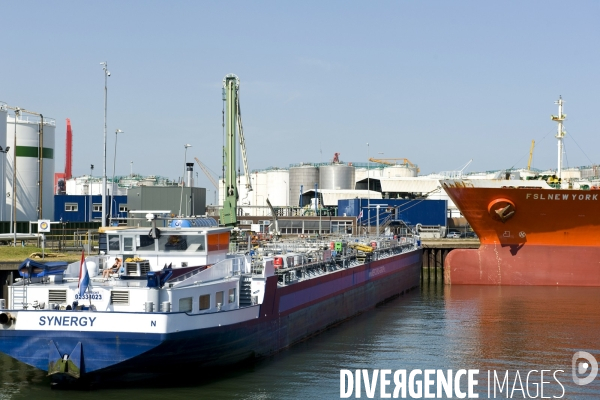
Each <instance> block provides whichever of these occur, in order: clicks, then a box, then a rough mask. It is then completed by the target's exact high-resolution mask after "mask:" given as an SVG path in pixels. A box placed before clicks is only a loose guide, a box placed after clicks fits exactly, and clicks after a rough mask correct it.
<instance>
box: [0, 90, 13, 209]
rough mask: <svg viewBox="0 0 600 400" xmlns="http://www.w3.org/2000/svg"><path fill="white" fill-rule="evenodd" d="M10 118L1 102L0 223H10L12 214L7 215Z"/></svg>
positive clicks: (4, 104)
mask: <svg viewBox="0 0 600 400" xmlns="http://www.w3.org/2000/svg"><path fill="white" fill-rule="evenodd" d="M7 116H8V113H7V108H6V103H3V102H0V147H2V152H1V153H0V195H1V196H2V197H1V198H0V221H10V214H7V212H8V207H7V206H6V202H7V201H8V200H9V199H8V198H7V197H6V176H7V173H6V167H7V164H6V159H7V158H8V157H9V156H10V154H11V152H10V150H9V152H5V151H6V118H7Z"/></svg>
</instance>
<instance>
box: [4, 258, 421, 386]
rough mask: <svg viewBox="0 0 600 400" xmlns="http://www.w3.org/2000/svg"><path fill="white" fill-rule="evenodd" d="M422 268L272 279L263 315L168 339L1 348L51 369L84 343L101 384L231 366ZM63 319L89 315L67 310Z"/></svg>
mask: <svg viewBox="0 0 600 400" xmlns="http://www.w3.org/2000/svg"><path fill="white" fill-rule="evenodd" d="M420 267H421V252H420V251H418V250H417V251H411V252H408V253H402V254H399V255H395V256H392V257H389V258H385V259H382V260H377V261H373V262H370V263H368V264H365V265H361V266H356V267H353V268H348V269H342V270H338V271H336V272H333V273H328V274H324V275H322V276H320V277H315V278H311V279H308V280H306V281H301V282H298V283H295V284H291V285H287V286H283V287H281V286H279V285H278V283H277V277H276V276H272V277H269V278H267V283H266V290H265V297H264V301H263V303H262V304H261V305H256V306H252V307H250V308H252V309H254V310H256V315H257V317H256V318H252V319H248V320H246V321H244V322H239V323H235V324H231V325H223V326H215V327H211V328H204V329H195V330H187V331H180V332H170V333H162V334H158V333H156V334H154V333H126V332H93V331H92V332H90V331H85V332H82V331H75V330H64V331H60V332H56V331H44V330H40V331H36V330H4V331H3V334H2V337H3V340H2V341H1V342H0V351H2V352H4V353H6V354H8V355H10V356H12V357H14V358H16V359H18V360H20V361H22V362H25V363H27V364H29V365H32V366H34V367H36V368H39V369H41V370H44V371H47V370H48V360H49V354H50V353H51V350H52V347H51V346H52V345H56V347H57V349H58V351H59V353H60V354H61V355H63V354H69V353H70V352H71V350H72V349H73V348H76V347H77V345H78V343H81V349H82V357H81V358H82V365H81V367H82V372H85V374H86V375H87V376H88V377H89V378H93V377H94V375H96V376H97V378H101V379H102V380H105V379H106V378H110V377H111V376H118V377H119V380H121V379H123V375H121V374H117V375H115V374H114V372H116V371H122V372H124V373H126V372H127V371H136V373H139V372H149V373H156V372H158V373H160V372H171V371H173V370H174V369H175V370H177V369H178V368H180V367H181V366H182V365H192V366H194V367H195V368H211V367H215V366H225V365H231V364H235V363H238V362H241V361H244V360H247V359H249V358H253V357H261V356H268V355H271V354H274V353H276V352H278V351H280V350H282V349H285V348H287V347H289V346H290V345H293V344H294V343H296V342H299V341H301V340H304V339H306V338H308V337H310V336H312V335H314V334H317V333H319V332H321V331H323V330H325V329H327V328H328V327H330V326H332V325H335V324H337V323H340V322H342V321H344V320H346V319H349V318H351V317H353V316H355V315H357V314H360V313H362V312H365V311H367V310H369V309H372V308H374V307H375V306H376V305H377V304H379V303H381V302H383V301H385V300H387V299H390V298H393V297H395V296H397V295H399V294H401V293H403V292H405V291H407V290H410V289H412V288H414V287H417V286H418V285H419V283H420ZM224 313H225V312H224ZM96 314H98V315H99V314H105V315H107V314H108V313H101V312H97V313H94V315H96ZM158 314H160V313H157V315H158ZM64 315H65V316H68V315H82V313H81V312H76V311H64ZM203 315H205V314H188V315H187V316H185V318H190V319H195V318H202V317H203ZM106 380H110V379H106Z"/></svg>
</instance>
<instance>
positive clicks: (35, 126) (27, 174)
mask: <svg viewBox="0 0 600 400" xmlns="http://www.w3.org/2000/svg"><path fill="white" fill-rule="evenodd" d="M40 121H41V120H40V118H39V117H37V116H29V115H21V116H20V117H19V118H17V120H16V136H17V146H15V143H14V142H15V141H14V138H15V118H14V116H10V115H9V116H8V118H7V132H6V133H7V134H6V145H7V146H10V152H9V157H7V160H8V162H7V169H6V175H7V179H6V183H7V185H6V186H7V188H6V191H7V192H8V193H10V198H9V201H8V207H7V208H8V209H9V210H10V212H12V204H13V195H14V194H13V185H12V183H13V177H14V175H13V173H14V169H13V165H14V155H15V153H13V149H16V150H17V154H18V155H17V157H16V159H17V160H16V161H17V165H16V171H17V174H16V175H17V178H16V179H17V185H16V187H17V191H16V200H17V221H35V220H37V219H38V207H39V208H41V211H42V212H41V215H40V217H41V218H43V219H54V130H55V128H56V123H55V121H54V120H53V119H50V118H44V129H43V136H42V135H40V134H39V131H40V129H39V128H40ZM40 140H42V141H43V150H42V154H41V156H42V157H41V158H40V161H41V169H42V179H41V180H40V181H41V188H38V177H39V165H38V158H39V154H38V153H39V151H38V150H39V145H40ZM40 190H41V196H40ZM40 197H41V199H42V203H41V204H40ZM7 198H8V196H7Z"/></svg>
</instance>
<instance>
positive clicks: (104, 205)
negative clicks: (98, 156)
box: [100, 61, 110, 227]
mask: <svg viewBox="0 0 600 400" xmlns="http://www.w3.org/2000/svg"><path fill="white" fill-rule="evenodd" d="M100 65H102V70H104V171H103V173H102V226H103V227H105V226H106V217H105V215H106V214H105V213H106V99H107V84H108V77H109V76H110V71H109V70H108V64H107V63H106V61H104V62H101V63H100Z"/></svg>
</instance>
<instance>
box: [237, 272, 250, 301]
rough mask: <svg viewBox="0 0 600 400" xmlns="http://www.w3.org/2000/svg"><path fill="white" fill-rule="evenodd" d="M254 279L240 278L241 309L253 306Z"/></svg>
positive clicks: (243, 276)
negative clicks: (252, 286)
mask: <svg viewBox="0 0 600 400" xmlns="http://www.w3.org/2000/svg"><path fill="white" fill-rule="evenodd" d="M251 285H252V278H251V277H250V276H249V275H242V276H241V277H240V307H249V306H251V305H252V289H251Z"/></svg>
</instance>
